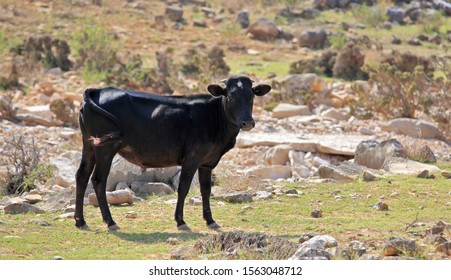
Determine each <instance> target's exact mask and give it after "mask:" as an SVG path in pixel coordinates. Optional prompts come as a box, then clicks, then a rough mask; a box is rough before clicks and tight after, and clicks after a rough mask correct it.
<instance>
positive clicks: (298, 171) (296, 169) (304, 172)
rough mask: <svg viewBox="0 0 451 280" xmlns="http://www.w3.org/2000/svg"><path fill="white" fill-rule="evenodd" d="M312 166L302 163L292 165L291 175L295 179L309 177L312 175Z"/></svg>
mask: <svg viewBox="0 0 451 280" xmlns="http://www.w3.org/2000/svg"><path fill="white" fill-rule="evenodd" d="M310 172H311V170H310V168H308V167H306V166H303V165H300V166H292V167H291V173H292V174H291V176H292V177H293V178H294V179H299V178H308V177H309V176H310Z"/></svg>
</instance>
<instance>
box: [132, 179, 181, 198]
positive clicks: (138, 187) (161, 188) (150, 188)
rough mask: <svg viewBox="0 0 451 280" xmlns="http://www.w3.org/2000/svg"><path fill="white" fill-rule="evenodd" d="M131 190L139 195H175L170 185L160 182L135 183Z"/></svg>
mask: <svg viewBox="0 0 451 280" xmlns="http://www.w3.org/2000/svg"><path fill="white" fill-rule="evenodd" d="M131 189H132V191H133V192H135V193H137V194H144V195H157V196H163V195H168V194H172V193H174V189H173V188H171V187H170V186H169V185H167V184H165V183H160V182H133V183H132V184H131Z"/></svg>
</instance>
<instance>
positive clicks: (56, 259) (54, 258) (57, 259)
mask: <svg viewBox="0 0 451 280" xmlns="http://www.w3.org/2000/svg"><path fill="white" fill-rule="evenodd" d="M52 260H55V261H61V260H64V258H63V257H61V256H53V258H52Z"/></svg>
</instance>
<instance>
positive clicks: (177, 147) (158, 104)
mask: <svg viewBox="0 0 451 280" xmlns="http://www.w3.org/2000/svg"><path fill="white" fill-rule="evenodd" d="M210 99H211V97H209V96H207V95H199V96H190V97H172V96H160V95H155V94H147V93H139V92H132V91H123V90H119V89H115V88H105V89H102V90H100V91H99V92H98V94H95V95H93V96H92V100H93V101H94V102H95V103H96V104H97V105H98V106H99V107H100V108H102V109H103V110H105V111H107V112H108V113H110V114H111V115H113V116H114V117H115V118H117V120H118V122H119V123H120V125H121V126H122V130H123V138H122V144H121V145H122V146H121V149H120V150H119V154H121V155H122V156H123V157H124V158H126V159H128V160H129V161H131V162H133V163H135V164H137V165H140V166H142V167H165V166H174V165H180V164H181V161H182V160H183V158H184V155H185V153H186V148H187V146H190V145H193V141H204V140H205V139H206V138H208V137H207V136H206V130H208V126H209V124H206V123H202V122H204V121H206V120H208V117H209V116H208V104H207V103H208V101H209V100H210ZM199 122H201V123H199Z"/></svg>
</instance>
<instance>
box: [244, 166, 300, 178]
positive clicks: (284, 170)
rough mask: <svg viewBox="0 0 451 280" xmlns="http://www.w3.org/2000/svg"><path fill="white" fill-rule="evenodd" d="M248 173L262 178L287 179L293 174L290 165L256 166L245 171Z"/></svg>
mask: <svg viewBox="0 0 451 280" xmlns="http://www.w3.org/2000/svg"><path fill="white" fill-rule="evenodd" d="M245 172H246V173H247V174H248V175H251V176H257V177H260V178H262V179H272V180H276V179H280V178H282V179H287V178H290V177H291V175H292V172H291V167H290V166H282V165H273V166H265V167H254V168H251V169H248V170H247V171H245Z"/></svg>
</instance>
